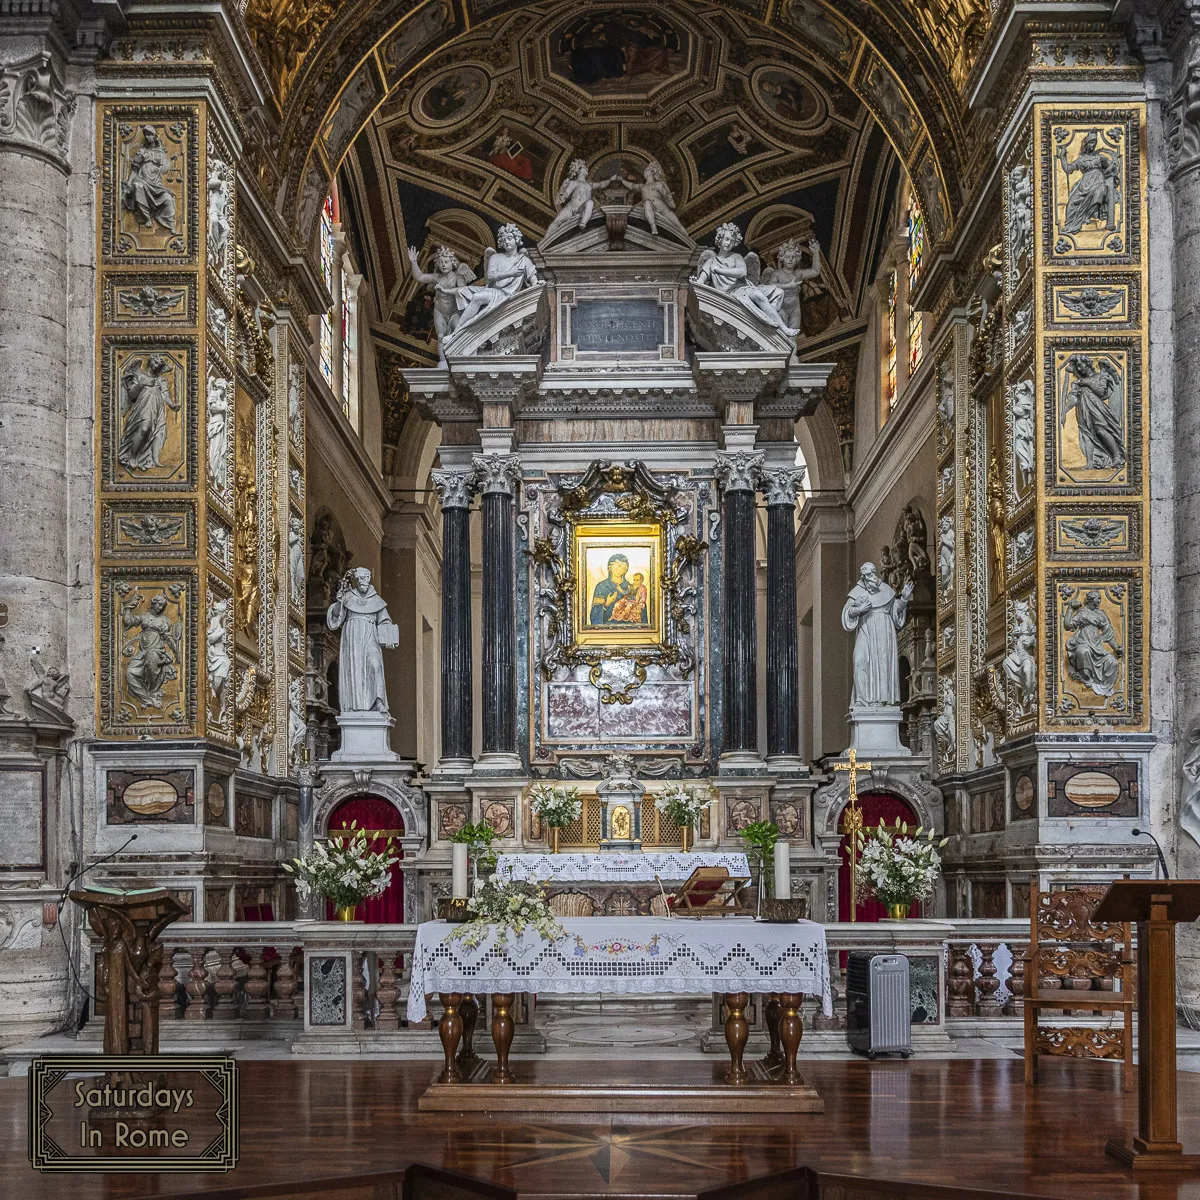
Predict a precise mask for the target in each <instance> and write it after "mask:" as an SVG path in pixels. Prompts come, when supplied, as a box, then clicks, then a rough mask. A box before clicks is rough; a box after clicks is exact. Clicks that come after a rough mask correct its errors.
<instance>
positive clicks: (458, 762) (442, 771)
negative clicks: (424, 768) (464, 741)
mask: <svg viewBox="0 0 1200 1200" xmlns="http://www.w3.org/2000/svg"><path fill="white" fill-rule="evenodd" d="M474 769H475V760H474V759H473V758H439V759H438V764H437V766H436V767H434V768H433V774H434V777H435V778H440V777H441V776H443V775H454V776H460V775H470V773H471V772H472V771H473V770H474Z"/></svg>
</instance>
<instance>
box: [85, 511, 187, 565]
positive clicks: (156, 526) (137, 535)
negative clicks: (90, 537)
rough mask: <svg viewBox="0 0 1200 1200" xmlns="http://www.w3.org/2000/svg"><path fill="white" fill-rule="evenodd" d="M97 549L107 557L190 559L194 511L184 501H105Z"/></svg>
mask: <svg viewBox="0 0 1200 1200" xmlns="http://www.w3.org/2000/svg"><path fill="white" fill-rule="evenodd" d="M100 549H101V552H102V553H103V554H104V556H105V557H107V558H191V557H192V556H193V555H194V554H195V553H196V509H195V507H194V506H193V505H192V504H189V503H187V502H180V503H177V504H162V503H160V502H159V501H157V500H118V501H107V502H105V503H104V504H103V506H102V508H101V524H100Z"/></svg>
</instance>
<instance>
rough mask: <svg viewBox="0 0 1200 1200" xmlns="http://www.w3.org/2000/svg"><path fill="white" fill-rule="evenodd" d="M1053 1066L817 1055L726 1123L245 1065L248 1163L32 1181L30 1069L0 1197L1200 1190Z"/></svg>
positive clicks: (1193, 1133) (653, 1064)
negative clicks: (1137, 1154)
mask: <svg viewBox="0 0 1200 1200" xmlns="http://www.w3.org/2000/svg"><path fill="white" fill-rule="evenodd" d="M1043 1062H1044V1069H1043V1070H1044V1082H1043V1083H1041V1084H1040V1085H1039V1086H1038V1087H1036V1088H1032V1089H1028V1090H1027V1089H1026V1087H1025V1085H1024V1083H1023V1082H1022V1063H1021V1062H1020V1060H1016V1059H1001V1060H986V1059H980V1060H929V1061H922V1060H921V1059H913V1060H911V1061H910V1062H908V1063H903V1062H899V1061H881V1062H877V1063H867V1062H858V1061H855V1062H846V1061H814V1060H805V1061H802V1063H801V1069H802V1070H803V1072H804V1074H805V1077H806V1078H807V1079H809V1080H810V1081H811V1082H812V1083H813V1084H814V1085H815V1086H816V1088H817V1089H818V1091H819V1092H820V1094H821V1095H822V1097H823V1098H824V1100H825V1112H824V1113H823V1114H820V1115H801V1116H777V1115H766V1116H764V1115H755V1116H738V1115H737V1114H736V1100H735V1099H732V1100H731V1113H730V1115H729V1116H728V1117H716V1118H708V1117H687V1118H684V1117H681V1116H680V1115H679V1114H674V1115H673V1114H671V1113H663V1114H662V1115H661V1116H659V1115H647V1114H639V1115H631V1116H629V1117H624V1118H618V1117H605V1118H602V1119H601V1118H597V1117H596V1116H595V1115H593V1114H566V1113H563V1114H555V1113H546V1114H539V1115H531V1114H511V1115H507V1116H506V1115H503V1114H497V1115H486V1116H482V1115H478V1114H475V1115H472V1116H471V1117H469V1118H468V1117H459V1116H456V1115H454V1114H445V1113H431V1114H421V1113H418V1112H417V1099H418V1097H419V1096H420V1094H421V1092H422V1091H423V1090H424V1088H425V1087H426V1085H427V1084H428V1083H429V1082H430V1080H431V1079H432V1077H433V1074H434V1072H435V1071H436V1069H437V1067H436V1065H435V1064H433V1063H431V1062H397V1061H378V1062H364V1061H333V1062H319V1061H301V1062H293V1061H249V1062H244V1063H242V1064H241V1091H242V1105H241V1111H242V1139H241V1147H242V1151H241V1152H242V1157H241V1164H240V1166H239V1167H238V1169H237V1170H236V1172H233V1173H232V1174H228V1175H192V1176H187V1175H174V1176H168V1175H147V1176H140V1177H131V1176H107V1177H105V1176H79V1175H73V1176H54V1175H46V1176H41V1175H38V1174H37V1173H36V1172H34V1171H33V1170H32V1169H31V1168H30V1167H29V1165H28V1161H27V1157H26V1120H27V1107H26V1105H27V1099H26V1084H27V1081H26V1080H25V1079H0V1197H5V1198H7V1200H40V1198H43V1197H53V1198H54V1200H64V1198H65V1197H71V1198H72V1200H75V1198H78V1200H90V1198H92V1197H106V1198H107V1197H112V1198H117V1197H131V1198H132V1197H142V1196H187V1195H195V1194H197V1193H205V1192H212V1191H213V1190H215V1189H237V1188H241V1187H249V1186H251V1185H258V1184H287V1183H289V1182H293V1181H294V1182H296V1183H299V1182H300V1181H309V1180H314V1179H317V1178H328V1177H331V1176H359V1177H361V1176H362V1175H366V1174H372V1173H379V1172H388V1171H396V1170H399V1169H401V1168H404V1167H406V1166H408V1165H409V1164H411V1163H414V1162H419V1163H426V1164H429V1165H432V1166H435V1167H439V1168H448V1169H452V1170H455V1171H458V1172H461V1173H463V1174H464V1175H468V1176H471V1177H473V1178H476V1179H479V1180H484V1181H489V1182H491V1183H493V1184H498V1185H500V1186H501V1187H503V1188H506V1189H511V1190H512V1191H513V1192H516V1193H518V1194H519V1195H520V1196H522V1197H526V1196H528V1197H538V1198H539V1200H547V1198H549V1197H585V1196H614V1197H615V1196H631V1197H632V1196H636V1197H639V1198H643V1200H644V1198H648V1197H655V1196H662V1197H679V1196H687V1195H696V1194H697V1193H698V1192H704V1191H708V1190H711V1189H716V1188H720V1187H723V1186H730V1185H732V1186H733V1187H734V1189H735V1190H734V1191H733V1192H731V1193H730V1194H731V1195H735V1194H739V1190H740V1189H739V1187H738V1185H744V1184H746V1182H747V1181H749V1180H754V1179H757V1178H760V1177H762V1176H764V1175H769V1174H772V1173H775V1172H780V1171H785V1170H789V1169H793V1168H796V1167H805V1166H807V1167H812V1168H815V1169H818V1170H821V1171H828V1172H839V1173H844V1174H846V1175H852V1176H856V1177H862V1178H864V1179H870V1178H874V1179H880V1180H893V1181H901V1182H908V1183H916V1184H922V1183H923V1184H929V1185H933V1184H942V1185H955V1186H957V1187H960V1188H986V1189H990V1190H992V1191H994V1192H995V1193H998V1194H1000V1195H1018V1196H1020V1195H1024V1196H1036V1197H1063V1198H1064V1200H1067V1198H1069V1200H1134V1198H1137V1200H1168V1198H1170V1200H1200V1176H1198V1177H1194V1178H1185V1179H1171V1180H1163V1181H1161V1182H1152V1183H1140V1184H1134V1183H1133V1182H1132V1176H1131V1174H1130V1173H1128V1172H1126V1171H1125V1170H1123V1169H1122V1168H1121V1167H1120V1166H1118V1165H1117V1164H1116V1163H1115V1162H1113V1161H1112V1160H1111V1159H1107V1158H1106V1157H1105V1156H1104V1143H1105V1140H1106V1139H1107V1138H1109V1137H1111V1136H1114V1135H1121V1134H1124V1135H1128V1134H1130V1133H1131V1132H1132V1130H1133V1129H1134V1126H1135V1123H1136V1105H1137V1098H1136V1095H1123V1094H1122V1093H1121V1091H1120V1089H1119V1082H1118V1075H1117V1072H1116V1071H1114V1070H1112V1069H1110V1068H1109V1067H1108V1066H1106V1065H1105V1064H1098V1063H1072V1062H1062V1061H1053V1060H1050V1061H1046V1060H1043ZM515 1065H516V1067H517V1069H518V1071H519V1074H520V1075H521V1076H522V1077H523V1078H529V1077H531V1076H532V1077H533V1078H535V1079H538V1080H544V1081H553V1082H558V1083H568V1082H572V1081H578V1080H579V1079H580V1078H581V1073H583V1074H585V1075H586V1076H587V1077H588V1078H598V1077H603V1078H605V1079H609V1080H611V1081H613V1082H619V1081H622V1080H629V1081H634V1080H641V1081H644V1082H653V1081H656V1080H657V1081H661V1082H672V1083H695V1082H699V1081H700V1080H701V1079H702V1078H705V1077H711V1076H712V1075H713V1074H714V1073H715V1072H716V1071H717V1070H720V1069H721V1068H720V1065H719V1064H717V1063H716V1062H715V1061H709V1060H703V1061H700V1060H692V1061H686V1062H684V1061H662V1062H658V1061H647V1062H642V1063H640V1064H630V1063H619V1062H606V1063H594V1062H584V1061H564V1060H557V1061H551V1062H540V1063H529V1062H520V1063H517V1064H515ZM1179 1113H1180V1125H1181V1135H1182V1138H1183V1141H1184V1147H1185V1149H1188V1150H1190V1149H1200V1075H1194V1074H1180V1076H1179ZM299 1190H300V1189H299V1188H297V1189H296V1192H298V1191H299ZM236 1194H237V1193H236V1191H228V1192H225V1191H222V1195H228V1196H230V1197H233V1196H235V1195H236ZM281 1194H284V1195H294V1194H296V1193H295V1192H291V1191H289V1190H288V1189H286V1188H285V1189H284V1190H283V1192H282V1193H281ZM379 1194H383V1193H382V1192H380V1193H379ZM388 1194H391V1193H390V1192H389V1193H388ZM447 1194H449V1193H447ZM779 1194H787V1193H786V1192H781V1193H779ZM792 1194H796V1193H794V1192H793V1193H792ZM841 1194H843V1195H845V1194H847V1193H845V1192H843V1193H841ZM863 1194H864V1195H865V1194H866V1193H863ZM871 1194H875V1193H871ZM904 1194H905V1195H906V1196H911V1197H918V1198H919V1200H920V1198H922V1196H923V1194H922V1193H921V1192H920V1191H916V1192H912V1191H907V1190H906V1191H905V1193H904Z"/></svg>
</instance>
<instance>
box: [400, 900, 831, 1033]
mask: <svg viewBox="0 0 1200 1200" xmlns="http://www.w3.org/2000/svg"><path fill="white" fill-rule="evenodd" d="M561 924H562V926H563V928H564V929H565V930H566V936H565V937H563V938H560V939H559V940H558V941H556V942H548V941H545V940H543V938H542V937H541V936H540V935H539V934H538V933H536V932H535V931H534V930H532V929H529V930H526V931H525V932H524V933H523V934H521V935H520V936H519V937H518V936H517V935H516V934H513V933H511V932H510V933H509V936H508V941H507V944H506V945H504V946H498V945H497V944H496V935H495V933H494V932H493V933H492V934H491V935H490V936H489V937H488V938H487V940H486V941H483V942H481V943H480V944H479V945H478V946H476V947H474V948H471V947H468V946H465V945H463V943H462V942H461V941H459V940H457V939H451V938H450V934H451V933H453V932H454V930H456V929H459V928H461V926H458V925H450V924H448V923H446V922H444V921H427V922H425V923H424V924H423V925H421V926H420V928H419V929H418V930H417V942H416V947H415V948H414V951H413V967H412V983H411V986H410V991H409V998H408V1016H409V1019H410V1020H414V1021H420V1020H423V1019H424V1017H425V1014H426V1006H425V997H426V996H428V995H432V994H433V993H434V992H443V993H453V992H457V993H461V994H469V995H480V994H489V995H491V994H496V993H501V994H503V993H508V992H540V993H546V992H551V993H555V994H558V995H567V994H582V995H587V994H595V993H598V992H610V993H615V994H617V995H641V996H646V995H656V994H674V995H680V994H695V993H698V992H699V993H705V992H726V993H736V992H752V993H753V992H803V993H804V994H806V995H810V996H820V997H821V1004H822V1009H823V1011H824V1013H825V1015H826V1016H828V1015H830V1013H831V1012H832V1008H831V997H830V991H829V957H828V953H827V951H826V946H825V930H824V928H823V927H822V926H820V925H818V924H816V923H815V922H813V921H798V922H796V923H795V924H789V925H769V924H765V923H764V922H761V921H755V920H753V919H751V918H738V917H724V918H721V919H720V920H715V919H714V920H704V921H700V920H695V921H693V920H686V919H684V918H673V919H672V918H662V917H617V918H613V917H568V918H566V919H565V920H563V921H562V922H561Z"/></svg>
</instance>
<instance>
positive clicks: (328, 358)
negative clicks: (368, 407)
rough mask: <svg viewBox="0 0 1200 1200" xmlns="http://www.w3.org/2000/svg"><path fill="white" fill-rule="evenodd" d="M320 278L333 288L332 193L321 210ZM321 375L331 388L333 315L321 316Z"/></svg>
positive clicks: (329, 313) (328, 286)
mask: <svg viewBox="0 0 1200 1200" xmlns="http://www.w3.org/2000/svg"><path fill="white" fill-rule="evenodd" d="M320 249H321V278H322V279H323V280H324V281H325V286H326V287H327V288H330V289H332V288H333V252H334V238H333V193H332V192H331V193H330V194H329V195H328V196H326V197H325V207H324V208H322V209H321V247H320ZM320 354H321V374H322V375H324V376H325V382H326V383H328V384H329V386H330V387H332V386H333V313H332V311H330V312H327V313H324V314H322V316H321V339H320Z"/></svg>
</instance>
